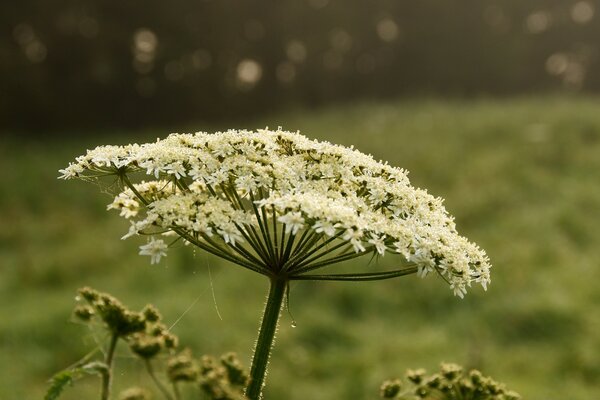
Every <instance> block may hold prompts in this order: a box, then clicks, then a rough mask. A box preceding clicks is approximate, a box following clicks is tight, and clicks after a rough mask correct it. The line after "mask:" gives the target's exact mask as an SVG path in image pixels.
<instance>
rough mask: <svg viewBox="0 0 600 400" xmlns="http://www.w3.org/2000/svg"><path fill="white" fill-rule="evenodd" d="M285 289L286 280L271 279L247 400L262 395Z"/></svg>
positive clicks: (256, 399)
mask: <svg viewBox="0 0 600 400" xmlns="http://www.w3.org/2000/svg"><path fill="white" fill-rule="evenodd" d="M286 287H287V280H285V279H281V278H277V277H274V278H271V287H270V289H269V296H268V297H267V304H266V305H265V311H264V314H263V319H262V322H261V325H260V331H259V333H258V339H257V340H256V347H255V349H254V356H253V358H252V368H251V369H250V383H249V384H248V387H247V388H246V396H247V397H248V399H249V400H259V399H260V398H261V395H262V388H263V386H264V382H265V376H266V373H267V365H268V364H269V355H270V354H271V348H272V347H273V342H274V339H275V331H276V330H277V322H278V321H279V315H280V313H281V305H282V304H283V298H284V295H285V290H286Z"/></svg>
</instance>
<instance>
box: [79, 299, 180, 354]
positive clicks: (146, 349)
mask: <svg viewBox="0 0 600 400" xmlns="http://www.w3.org/2000/svg"><path fill="white" fill-rule="evenodd" d="M79 297H80V298H81V299H83V300H85V302H86V303H87V304H80V305H77V306H76V307H75V310H74V315H75V316H76V317H77V318H78V319H80V320H82V321H84V322H86V323H89V322H92V321H93V319H94V317H98V318H99V319H100V320H101V321H102V322H103V324H104V326H105V328H106V329H107V330H108V331H109V332H111V334H112V335H115V336H117V337H119V338H122V339H125V340H126V341H127V343H128V344H129V348H130V349H131V351H132V352H133V353H135V354H136V355H137V356H139V357H141V358H143V359H151V358H153V357H155V356H156V355H157V354H158V353H159V352H161V351H163V350H167V351H170V350H174V349H175V348H176V347H177V344H178V338H177V336H175V335H173V334H172V333H170V332H169V330H168V329H167V327H166V326H165V325H164V324H162V323H161V319H162V317H161V315H160V313H159V312H158V310H157V309H156V307H154V306H152V305H147V306H146V307H144V309H143V310H142V311H141V312H135V311H131V310H129V309H127V308H126V307H125V306H124V305H123V304H122V303H121V302H120V301H119V300H117V299H116V298H115V297H113V296H111V295H110V294H108V293H102V292H98V291H96V290H94V289H92V288H89V287H84V288H81V289H79Z"/></svg>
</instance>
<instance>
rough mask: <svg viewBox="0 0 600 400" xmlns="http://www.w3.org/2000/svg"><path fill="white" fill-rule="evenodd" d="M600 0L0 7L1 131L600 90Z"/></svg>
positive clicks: (56, 2) (222, 0) (40, 1)
mask: <svg viewBox="0 0 600 400" xmlns="http://www.w3.org/2000/svg"><path fill="white" fill-rule="evenodd" d="M599 13H600V1H598V0H595V1H590V0H585V1H580V0H527V1H523V0H419V1H404V0H280V1H271V0H260V1H258V0H194V1H192V0H171V1H168V2H166V1H157V0H144V1H141V0H127V1H110V0H98V1H92V0H52V1H48V0H25V1H3V2H2V4H1V5H0V29H1V30H2V35H0V129H4V130H12V131H23V130H27V131H33V132H47V131H69V130H74V129H82V128H87V129H90V128H94V129H106V128H114V127H128V128H140V127H144V126H157V125H166V126H173V125H177V126H182V125H183V124H189V123H193V122H196V121H212V120H224V119H235V118H243V117H248V116H249V115H260V114H261V113H265V112H271V111H272V110H274V109H280V108H285V107H295V106H302V107H313V106H319V105H323V104H328V103H332V102H336V101H345V100H348V99H356V98H385V97H396V96H406V95H425V96H429V95H449V96H481V95H483V96H487V95H508V94H515V93H516V94H519V93H530V92H540V91H554V90H572V91H581V90H583V91H588V92H597V91H599V90H600V59H599V50H600V48H599V47H600V42H599V41H600V16H599V15H598V14H599Z"/></svg>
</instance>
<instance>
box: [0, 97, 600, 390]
mask: <svg viewBox="0 0 600 400" xmlns="http://www.w3.org/2000/svg"><path fill="white" fill-rule="evenodd" d="M264 126H269V127H272V128H274V127H277V126H283V127H284V128H285V129H287V130H300V131H301V132H302V133H303V134H305V135H307V136H309V137H314V138H318V139H320V140H328V141H331V142H334V143H339V144H344V145H348V146H349V145H354V146H355V147H356V148H358V149H359V150H361V151H363V152H365V153H371V154H373V155H374V157H375V158H377V159H383V160H387V161H389V162H390V164H392V165H395V166H400V167H402V168H405V169H407V170H408V171H410V175H409V176H410V177H411V181H412V183H413V184H414V185H415V186H417V187H421V188H426V189H427V190H428V191H429V192H430V193H432V194H434V195H436V196H441V197H443V198H445V205H446V207H447V209H448V210H449V211H450V213H451V214H453V215H454V216H455V217H456V222H457V226H458V230H459V232H460V233H461V234H462V235H464V236H466V237H468V238H469V239H470V240H472V241H474V242H476V243H478V244H479V245H480V246H481V247H482V248H484V249H486V251H487V252H488V254H489V256H490V259H491V261H492V264H493V269H492V284H491V286H490V288H489V289H488V291H487V292H483V291H482V290H481V289H480V288H478V287H474V288H473V289H472V290H471V291H470V292H469V293H468V295H467V296H466V298H465V299H463V300H461V299H458V298H456V297H454V296H453V295H452V292H451V291H450V290H449V289H448V288H447V287H446V284H445V283H444V282H443V281H442V280H441V279H436V278H435V277H428V278H427V279H420V278H418V277H417V276H415V275H411V276H409V277H403V278H399V279H394V280H389V281H381V282H372V283H360V284H355V283H345V282H296V283H295V284H293V285H292V287H291V296H290V310H289V311H290V313H291V315H293V318H292V316H291V315H290V313H288V311H286V310H284V312H283V317H282V320H281V325H280V328H279V332H278V335H277V340H276V344H275V349H274V353H273V357H272V359H271V364H270V365H271V368H270V371H269V374H268V377H267V388H266V393H265V398H266V399H267V400H268V399H273V400H276V399H286V400H300V399H314V400H329V399H376V398H377V396H378V388H379V385H380V383H381V382H382V381H383V380H385V379H388V378H391V377H400V376H402V374H403V373H404V371H405V370H406V369H407V368H415V367H425V368H427V369H429V370H435V369H436V368H437V366H438V364H439V363H440V362H441V361H449V362H457V363H461V364H463V365H466V366H468V367H476V368H479V369H481V370H482V371H483V372H484V373H485V374H489V375H491V376H493V377H494V378H496V379H497V380H499V381H502V382H505V383H507V384H508V386H509V387H510V388H511V389H513V390H515V391H517V392H519V393H521V394H522V395H523V398H524V399H530V400H542V399H544V400H546V399H571V400H577V399H581V400H584V399H585V400H588V399H594V398H600V335H599V334H598V332H600V291H599V290H598V281H599V280H600V268H599V265H600V245H599V243H600V229H599V228H598V220H599V219H598V218H599V216H600V98H593V97H588V98H585V97H583V98H582V97H568V96H555V97H546V98H542V97H533V98H512V99H502V100H471V101H466V100H464V101H462V100H461V101H459V100H454V101H441V100H413V101H407V100H406V101H396V102H386V103H369V102H363V103H358V104H352V105H343V106H337V107H332V108H327V109H321V110H316V111H314V110H313V111H311V110H300V111H293V112H287V113H280V114H276V115H271V116H268V117H264V118H261V119H259V120H250V121H244V122H236V124H235V126H224V125H223V126H218V125H217V126H215V125H205V126H202V125H201V126H194V127H177V130H179V131H194V130H208V131H212V130H216V129H219V128H229V127H232V128H260V127H264ZM174 129H175V128H174ZM168 133H169V132H166V131H158V130H156V131H153V130H147V131H144V132H107V133H98V134H95V135H73V136H70V137H68V138H63V139H51V138H49V139H47V140H45V139H27V138H23V137H21V138H20V137H18V136H16V135H13V136H11V135H4V136H3V137H2V138H1V139H0V171H1V172H0V180H1V183H2V191H0V224H1V227H2V228H1V229H0V274H1V278H0V321H1V322H0V344H1V346H2V355H1V356H0V371H2V372H1V373H0V399H7V400H12V399H39V398H42V397H43V393H44V391H45V389H46V385H47V384H46V382H47V380H48V378H50V376H51V375H52V374H53V373H54V372H57V371H58V370H60V369H62V368H65V367H67V366H69V365H70V364H72V363H73V362H74V361H76V360H78V359H79V358H80V357H82V356H83V355H85V354H86V353H87V352H88V351H89V350H90V349H92V348H93V347H94V346H95V343H96V341H98V340H102V338H101V337H97V336H95V335H94V334H93V332H90V331H89V330H87V328H86V327H85V326H83V325H81V324H77V323H75V322H74V320H73V319H72V318H71V310H72V307H73V305H74V297H75V294H76V290H77V289H78V288H79V287H81V286H84V285H89V286H93V287H95V288H97V289H99V290H103V291H108V292H110V293H112V294H114V295H115V296H117V297H118V298H120V299H121V300H123V302H125V303H126V304H128V305H130V306H131V307H133V308H137V309H140V308H142V307H143V306H144V305H145V304H147V303H152V304H155V305H156V306H157V307H159V309H160V310H161V311H162V312H163V314H164V315H165V319H166V321H167V323H175V322H176V324H175V326H174V328H173V331H174V332H175V333H176V334H178V335H179V336H180V338H181V341H182V343H184V344H187V345H189V346H190V347H191V348H192V349H193V350H194V352H195V353H196V354H204V353H207V354H214V355H219V354H222V353H224V352H227V351H232V350H233V351H236V352H237V353H238V354H239V355H240V357H241V359H242V360H243V361H245V362H246V365H249V363H250V360H249V358H250V354H251V348H252V346H253V343H254V340H255V335H256V331H257V328H258V319H259V316H260V315H261V312H262V307H263V304H264V298H265V294H266V291H267V287H268V283H267V281H266V280H265V279H263V278H262V277H260V276H258V275H257V274H253V273H250V272H248V271H245V270H242V269H240V268H239V267H236V266H233V265H228V264H226V263H225V262H223V261H220V260H218V259H216V258H215V257H212V256H208V255H207V254H205V253H203V252H201V251H194V250H193V249H191V248H189V247H184V246H180V247H179V248H177V249H173V250H171V251H170V252H169V255H168V257H167V258H166V259H165V260H164V261H162V262H161V263H160V264H159V265H153V266H151V265H150V264H149V262H148V259H147V258H146V257H141V256H139V255H138V254H137V253H138V248H137V246H136V245H137V244H141V243H142V242H143V239H141V238H140V239H139V240H138V242H137V243H134V241H135V240H136V239H130V240H128V241H121V240H119V238H120V237H121V236H122V235H123V234H124V233H126V231H127V229H128V224H127V223H126V222H125V221H123V220H122V219H121V218H119V217H118V216H117V215H116V213H114V212H112V213H110V212H107V211H106V205H107V204H108V203H109V202H110V201H111V197H110V196H109V195H108V194H102V195H99V194H98V190H96V188H95V187H93V186H90V185H89V184H86V183H82V182H64V181H59V180H57V179H56V177H57V176H58V169H59V168H63V167H64V166H66V165H67V164H68V162H69V161H71V160H72V159H73V158H74V157H75V156H77V155H79V154H82V153H83V152H84V151H85V149H86V148H91V147H94V146H96V145H100V144H109V143H110V144H124V143H130V142H134V141H138V142H143V141H151V140H154V138H156V137H158V136H160V137H164V136H166V135H167V134H168ZM292 320H295V321H296V325H297V326H296V327H293V326H292ZM127 354H128V353H127V351H126V349H124V348H123V349H120V350H119V351H118V353H117V358H116V370H115V371H116V374H115V389H116V390H118V389H122V388H125V387H127V386H128V385H130V384H142V385H146V384H147V385H148V386H149V384H148V380H147V378H146V376H145V375H144V374H142V373H140V372H137V369H135V368H134V367H135V363H136V362H137V361H136V360H134V359H132V358H130V357H129V356H128V355H127ZM98 386H99V383H98V381H97V380H96V379H94V378H88V379H86V380H83V381H81V382H80V383H78V385H76V386H75V387H73V388H69V389H68V390H67V392H65V395H64V397H63V398H64V399H93V398H96V397H97V395H96V393H97V391H98Z"/></svg>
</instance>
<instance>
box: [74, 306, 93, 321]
mask: <svg viewBox="0 0 600 400" xmlns="http://www.w3.org/2000/svg"><path fill="white" fill-rule="evenodd" d="M73 314H74V315H75V317H77V318H78V319H80V320H81V321H83V322H88V321H90V320H91V319H92V317H93V316H94V309H93V308H92V307H90V306H85V305H79V306H77V307H75V309H74V310H73Z"/></svg>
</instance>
